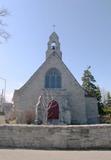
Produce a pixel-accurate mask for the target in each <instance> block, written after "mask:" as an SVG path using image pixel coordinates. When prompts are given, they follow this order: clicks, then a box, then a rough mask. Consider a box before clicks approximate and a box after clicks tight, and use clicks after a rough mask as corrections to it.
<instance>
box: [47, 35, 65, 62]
mask: <svg viewBox="0 0 111 160" xmlns="http://www.w3.org/2000/svg"><path fill="white" fill-rule="evenodd" d="M51 54H54V55H57V56H58V57H59V58H60V59H62V52H61V51H60V43H59V37H58V35H57V34H56V32H53V33H52V34H51V35H50V37H49V42H48V49H47V51H46V58H48V57H49V56H50V55H51Z"/></svg>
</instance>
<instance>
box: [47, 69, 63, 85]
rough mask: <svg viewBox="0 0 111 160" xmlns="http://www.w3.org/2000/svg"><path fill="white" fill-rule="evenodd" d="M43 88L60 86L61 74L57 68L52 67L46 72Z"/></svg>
mask: <svg viewBox="0 0 111 160" xmlns="http://www.w3.org/2000/svg"><path fill="white" fill-rule="evenodd" d="M45 88H61V74H60V72H59V71H58V70H57V69H55V68H52V69H50V70H49V71H48V72H47V73H46V76H45Z"/></svg>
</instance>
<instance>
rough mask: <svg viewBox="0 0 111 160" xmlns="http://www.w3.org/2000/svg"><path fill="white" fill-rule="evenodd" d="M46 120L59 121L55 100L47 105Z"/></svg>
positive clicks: (57, 106)
mask: <svg viewBox="0 0 111 160" xmlns="http://www.w3.org/2000/svg"><path fill="white" fill-rule="evenodd" d="M48 119H59V105H58V103H57V102H56V101H55V100H52V101H50V102H49V104H48Z"/></svg>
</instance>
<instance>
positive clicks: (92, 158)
mask: <svg viewBox="0 0 111 160" xmlns="http://www.w3.org/2000/svg"><path fill="white" fill-rule="evenodd" d="M0 160H111V151H44V150H23V149H0Z"/></svg>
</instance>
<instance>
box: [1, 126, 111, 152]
mask: <svg viewBox="0 0 111 160" xmlns="http://www.w3.org/2000/svg"><path fill="white" fill-rule="evenodd" d="M0 147H1V148H8V147H12V148H34V149H111V125H77V126H72V125H69V126H66V125H63V126H59V125H56V126H53V125H49V126H46V125H44V126H42V125H41V126H36V125H0Z"/></svg>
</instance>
